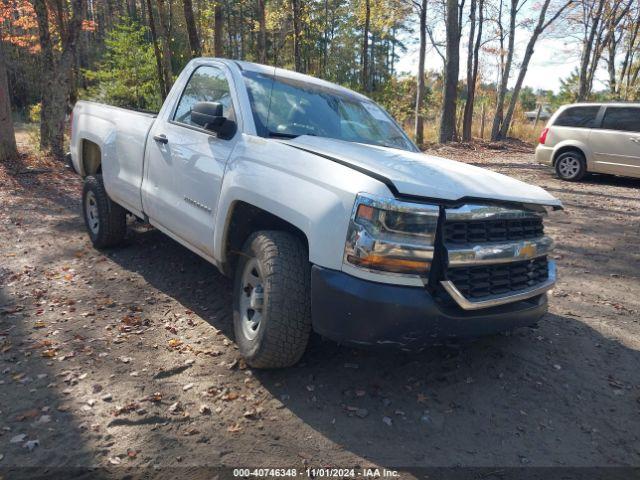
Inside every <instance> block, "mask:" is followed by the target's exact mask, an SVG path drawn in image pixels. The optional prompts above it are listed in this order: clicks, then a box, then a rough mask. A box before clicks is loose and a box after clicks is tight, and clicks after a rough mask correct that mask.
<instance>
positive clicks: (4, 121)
mask: <svg viewBox="0 0 640 480" xmlns="http://www.w3.org/2000/svg"><path fill="white" fill-rule="evenodd" d="M2 43H3V42H2V41H1V40H0V162H5V161H7V160H11V159H13V158H15V157H17V156H18V148H17V147H16V134H15V131H14V129H13V117H12V116H11V97H10V96H9V82H8V81H7V64H6V62H5V58H4V48H3V45H2Z"/></svg>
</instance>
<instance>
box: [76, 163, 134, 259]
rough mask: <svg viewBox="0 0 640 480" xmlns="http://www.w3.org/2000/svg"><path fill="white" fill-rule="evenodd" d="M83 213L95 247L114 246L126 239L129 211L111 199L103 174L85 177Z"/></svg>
mask: <svg viewBox="0 0 640 480" xmlns="http://www.w3.org/2000/svg"><path fill="white" fill-rule="evenodd" d="M82 213H83V217H84V223H85V225H86V226H87V233H88V234H89V238H90V239H91V243H93V246H94V247H96V248H106V247H112V246H114V245H117V244H119V243H120V242H122V240H124V238H125V236H126V234H127V211H126V210H125V209H124V208H122V207H121V206H120V205H118V204H117V203H114V202H112V201H111V199H110V198H109V195H107V191H106V190H105V188H104V183H103V182H102V175H95V176H88V177H86V178H85V179H84V186H83V188H82Z"/></svg>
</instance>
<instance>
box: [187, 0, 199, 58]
mask: <svg viewBox="0 0 640 480" xmlns="http://www.w3.org/2000/svg"><path fill="white" fill-rule="evenodd" d="M183 5H184V19H185V21H186V23H187V34H188V35H189V46H190V47H191V56H192V57H200V56H202V47H201V46H200V38H199V37H198V29H197V28H196V22H195V20H194V18H193V2H192V1H191V0H184V3H183Z"/></svg>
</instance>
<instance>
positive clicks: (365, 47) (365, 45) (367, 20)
mask: <svg viewBox="0 0 640 480" xmlns="http://www.w3.org/2000/svg"><path fill="white" fill-rule="evenodd" d="M370 29H371V2H370V0H364V26H363V29H362V55H361V57H360V63H361V64H362V69H361V79H360V83H361V84H362V88H363V89H364V91H365V92H368V91H369V86H370V84H369V31H370Z"/></svg>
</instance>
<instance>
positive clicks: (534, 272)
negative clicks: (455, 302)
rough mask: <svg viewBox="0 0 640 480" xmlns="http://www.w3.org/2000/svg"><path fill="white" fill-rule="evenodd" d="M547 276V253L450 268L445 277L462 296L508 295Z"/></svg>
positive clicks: (543, 280)
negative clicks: (522, 259) (543, 255)
mask: <svg viewBox="0 0 640 480" xmlns="http://www.w3.org/2000/svg"><path fill="white" fill-rule="evenodd" d="M548 276H549V270H548V265H547V257H540V258H535V259H533V260H525V261H521V262H511V263H502V264H495V265H476V266H470V267H459V268H450V269H449V270H448V271H447V277H448V280H450V281H451V282H453V284H454V285H455V286H456V288H457V289H458V290H459V291H460V293H462V294H463V295H464V296H465V297H466V298H469V299H473V298H476V299H477V298H482V297H488V296H492V295H508V294H510V293H511V292H516V291H518V290H523V289H525V288H528V287H532V286H535V285H538V284H540V283H543V282H545V281H546V280H547V278H548Z"/></svg>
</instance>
